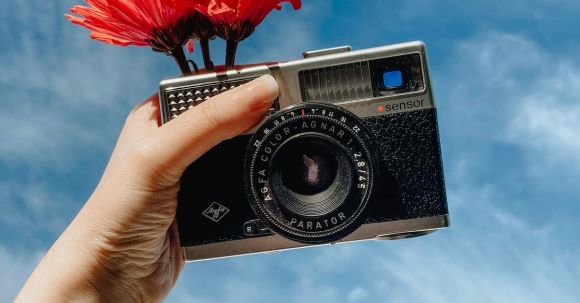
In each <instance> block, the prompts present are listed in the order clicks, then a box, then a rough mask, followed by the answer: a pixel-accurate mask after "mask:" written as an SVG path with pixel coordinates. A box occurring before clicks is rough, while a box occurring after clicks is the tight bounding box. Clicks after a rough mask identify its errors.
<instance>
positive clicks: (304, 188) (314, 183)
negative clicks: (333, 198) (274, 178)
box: [281, 144, 338, 195]
mask: <svg viewBox="0 0 580 303" xmlns="http://www.w3.org/2000/svg"><path fill="white" fill-rule="evenodd" d="M287 157H288V158H287V162H286V163H284V164H283V165H282V167H281V175H282V184H283V185H284V186H286V187H288V189H290V190H292V191H294V192H296V193H298V194H301V195H316V194H319V193H321V192H323V191H325V190H327V189H328V188H329V187H330V185H331V184H332V183H333V182H334V180H335V178H336V172H337V167H338V163H337V161H336V158H335V157H334V156H333V155H331V154H330V153H329V152H328V150H326V148H324V146H321V145H320V144H315V145H312V146H307V147H305V148H304V149H303V150H302V151H301V150H298V149H296V148H293V149H292V150H290V151H289V152H288V153H287Z"/></svg>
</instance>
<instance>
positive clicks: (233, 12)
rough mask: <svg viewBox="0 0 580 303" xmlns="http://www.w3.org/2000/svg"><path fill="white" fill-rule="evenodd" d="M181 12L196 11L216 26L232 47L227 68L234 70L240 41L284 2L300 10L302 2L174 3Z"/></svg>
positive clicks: (221, 0) (193, 0) (196, 0)
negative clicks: (191, 9) (182, 10)
mask: <svg viewBox="0 0 580 303" xmlns="http://www.w3.org/2000/svg"><path fill="white" fill-rule="evenodd" d="M171 2H172V5H174V6H175V7H177V8H182V9H190V8H195V9H196V10H197V11H199V12H200V13H202V14H204V15H206V16H207V17H208V18H209V20H210V21H211V23H213V25H214V26H215V30H216V33H217V35H218V36H220V37H221V38H223V39H225V40H226V41H227V43H228V45H227V50H226V66H227V67H228V68H232V67H233V66H234V61H235V53H236V49H237V44H238V42H239V41H242V40H244V39H245V38H247V37H248V36H250V35H251V34H252V33H253V32H254V30H255V28H256V27H257V26H258V25H259V24H260V23H262V21H263V20H264V18H266V16H268V14H269V13H270V12H271V11H272V10H273V9H278V10H279V9H281V8H282V6H281V3H282V2H290V3H291V4H292V7H294V9H300V7H301V5H302V3H301V0H171Z"/></svg>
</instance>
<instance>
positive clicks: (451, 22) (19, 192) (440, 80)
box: [0, 0, 580, 302]
mask: <svg viewBox="0 0 580 303" xmlns="http://www.w3.org/2000/svg"><path fill="white" fill-rule="evenodd" d="M78 3H80V1H76V0H75V1H72V0H66V1H41V0H26V1H10V2H7V3H3V5H2V6H1V8H0V20H2V22H0V41H1V42H0V66H2V68H1V73H0V93H1V94H0V95H1V96H2V101H1V102H2V105H3V106H2V109H1V110H0V121H2V124H3V127H2V128H0V142H1V143H0V301H2V302H4V301H7V300H10V299H12V298H13V297H14V296H15V294H16V292H17V291H18V289H19V288H20V286H21V285H22V283H23V282H24V280H25V279H26V277H27V276H28V275H29V273H30V272H31V270H32V268H33V267H34V265H35V264H36V262H38V260H39V258H40V257H41V256H42V255H43V254H44V252H46V250H47V249H48V248H49V247H50V245H51V243H52V242H53V241H54V240H55V239H56V237H57V236H58V235H59V234H60V232H61V231H62V230H63V229H64V228H65V226H66V225H67V223H68V222H69V221H70V220H71V219H72V218H73V216H74V215H75V213H76V212H77V211H78V210H79V209H80V207H81V206H82V204H83V202H84V201H85V200H86V199H87V198H88V196H89V195H90V193H91V191H92V189H93V187H94V186H95V185H96V183H97V181H98V179H99V177H100V174H101V173H102V171H103V169H104V167H105V165H106V162H107V160H108V156H109V154H110V152H111V150H112V148H113V145H114V143H115V141H116V137H117V135H118V133H119V131H120V128H121V126H122V124H123V122H124V118H125V116H126V114H127V113H128V112H129V110H130V109H131V108H132V107H133V106H135V105H136V104H138V103H140V102H141V101H142V100H143V99H144V98H146V97H147V96H149V95H150V94H152V93H153V92H155V90H156V89H157V84H158V82H159V80H160V79H163V78H167V77H171V76H174V75H177V73H178V70H177V67H176V66H175V64H174V63H173V62H172V60H170V59H169V58H166V57H165V56H163V55H159V54H155V53H153V52H151V51H150V50H148V49H144V48H143V49H141V48H135V47H129V48H124V49H123V48H117V47H112V46H108V45H103V44H101V43H97V42H94V41H91V40H90V39H89V38H88V33H87V31H85V30H83V29H81V28H77V27H75V26H72V25H70V24H68V22H67V21H66V20H65V19H64V17H63V13H64V12H65V11H66V10H67V8H68V7H70V6H72V5H73V4H78ZM579 15H580V2H578V1H573V0H550V1H548V0H513V1H496V0H490V1H448V0H442V1H429V0H414V1H402V0H397V1H395V0H392V1H384V0H364V1H363V0H359V1H324V0H311V1H309V0H304V5H303V9H302V10H300V11H298V12H294V11H291V10H286V11H284V12H282V13H280V12H274V13H273V14H272V15H271V16H270V17H269V18H268V19H266V21H265V22H264V24H263V25H262V26H261V27H260V28H259V29H258V30H257V31H256V33H255V34H254V35H253V36H252V37H251V38H249V39H248V40H247V41H245V42H243V43H242V44H241V45H240V50H239V53H238V58H239V61H240V62H247V63H250V62H259V61H272V60H290V59H295V58H298V57H299V56H300V54H301V53H302V52H303V51H305V50H311V49H317V48H324V47H332V46H338V45H344V44H350V45H352V46H353V47H354V48H356V49H360V48H366V47H372V46H380V45H385V44H390V43H395V42H404V41H409V40H423V41H425V42H426V43H427V45H428V47H429V52H430V65H431V69H432V77H433V81H434V87H435V94H436V98H437V101H438V110H439V119H440V120H439V123H440V131H441V138H442V150H443V157H444V166H445V173H446V182H447V189H448V191H447V193H448V198H449V201H448V202H449V207H450V214H451V220H452V227H451V228H449V229H447V230H444V231H440V232H437V233H435V234H433V235H430V236H427V237H421V238H416V239H410V240H404V241H391V242H377V241H367V242H361V243H356V244H346V245H339V246H334V247H320V248H311V249H304V250H296V251H289V252H283V253H278V254H266V255H264V254H262V255H256V256H247V257H239V258H231V259H225V260H218V261H208V262H198V263H190V264H187V266H186V268H185V270H184V271H183V273H182V275H181V278H180V280H179V281H178V284H177V286H176V287H175V289H174V291H173V292H172V293H171V295H170V296H169V298H168V300H167V301H168V302H191V301H195V302H248V301H250V300H253V301H254V302H272V301H278V302H577V300H578V299H577V298H578V297H580V291H579V290H578V285H580V263H579V262H577V260H578V258H579V257H580V240H579V239H580V237H578V235H577V230H579V229H580V220H578V218H577V213H579V212H580V186H578V185H579V184H580V133H579V130H580V102H579V97H578V96H580V57H579V56H578V52H577V49H578V48H579V47H580V36H579V35H578V34H577V32H578V30H580V21H579V20H580V19H579V18H578V16H579ZM212 46H213V48H214V59H215V61H220V56H218V55H221V54H223V43H221V42H218V41H216V42H214V43H213V45H212ZM222 60H223V59H222Z"/></svg>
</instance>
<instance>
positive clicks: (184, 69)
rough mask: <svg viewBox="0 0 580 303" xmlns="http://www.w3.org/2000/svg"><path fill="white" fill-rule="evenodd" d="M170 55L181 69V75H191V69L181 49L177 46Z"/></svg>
mask: <svg viewBox="0 0 580 303" xmlns="http://www.w3.org/2000/svg"><path fill="white" fill-rule="evenodd" d="M171 55H172V56H173V59H175V62H176V63H177V65H178V66H179V69H181V73H182V74H183V75H184V76H185V75H189V74H191V69H190V68H189V64H188V63H187V58H185V53H184V52H183V47H181V46H178V47H176V48H175V49H173V50H172V51H171Z"/></svg>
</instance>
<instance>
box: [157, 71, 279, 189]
mask: <svg viewBox="0 0 580 303" xmlns="http://www.w3.org/2000/svg"><path fill="white" fill-rule="evenodd" d="M277 96H278V84H277V83H276V80H275V79H274V78H273V77H272V76H270V75H265V76H262V77H260V78H258V79H256V80H254V81H251V82H249V83H246V84H244V85H242V86H239V87H237V88H234V89H232V90H229V91H227V92H224V93H222V94H220V95H217V96H215V97H213V98H210V99H209V100H207V101H205V102H203V103H201V104H199V105H198V106H196V107H195V108H192V109H191V110H188V111H186V112H184V113H183V114H181V115H179V116H178V117H176V118H174V119H173V120H171V121H169V122H168V123H166V124H164V125H163V126H161V127H160V128H159V129H158V131H157V132H156V134H155V136H153V137H152V138H151V139H152V142H151V143H152V144H151V146H150V148H151V151H150V152H151V153H150V155H151V158H149V157H148V158H149V163H148V164H147V165H149V166H150V165H154V166H155V167H156V169H153V170H154V171H156V172H158V173H160V174H161V175H163V177H164V178H163V179H166V180H167V178H168V177H169V180H171V179H173V177H175V180H174V181H175V182H176V181H177V180H178V178H179V177H180V176H181V174H182V173H183V172H184V171H185V169H186V168H187V166H189V165H190V164H191V163H192V162H193V161H195V160H196V159H197V158H199V157H200V156H201V155H202V154H204V153H205V152H207V151H208V150H209V149H211V148H212V147H214V146H215V145H217V144H218V143H220V142H221V141H223V140H226V139H230V138H232V137H235V136H237V135H239V134H241V133H242V132H244V131H246V130H248V129H249V128H251V127H252V126H253V125H255V124H256V123H258V122H259V121H260V120H261V119H262V118H263V117H264V114H265V113H266V112H267V111H268V109H269V108H270V107H271V106H272V100H274V99H275V98H276V97H277ZM148 153H149V151H148Z"/></svg>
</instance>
